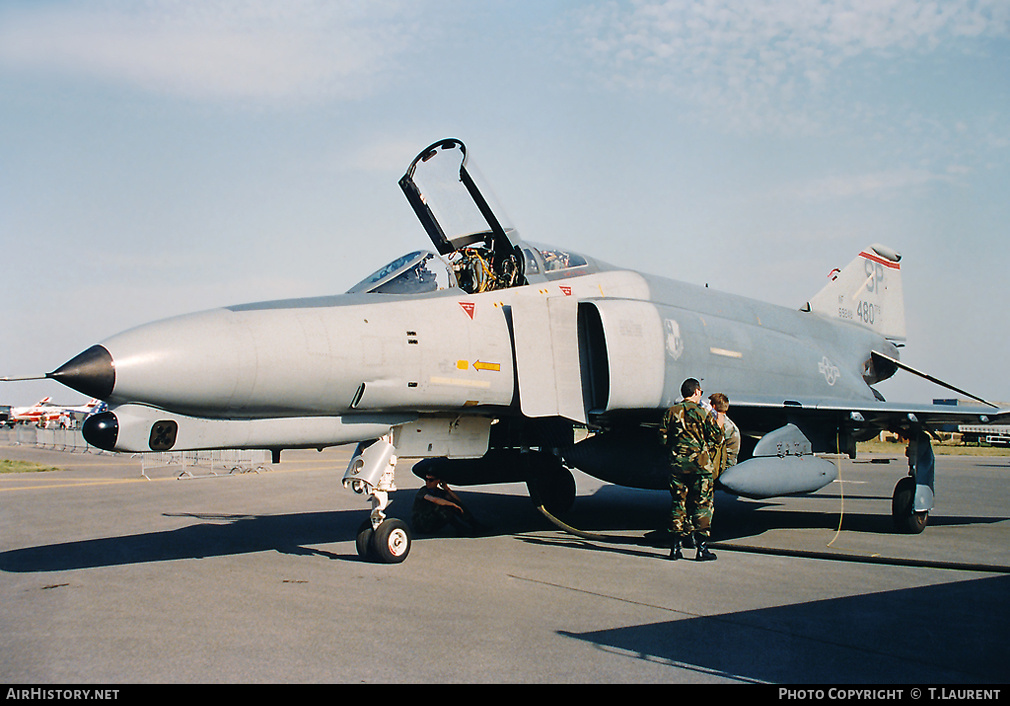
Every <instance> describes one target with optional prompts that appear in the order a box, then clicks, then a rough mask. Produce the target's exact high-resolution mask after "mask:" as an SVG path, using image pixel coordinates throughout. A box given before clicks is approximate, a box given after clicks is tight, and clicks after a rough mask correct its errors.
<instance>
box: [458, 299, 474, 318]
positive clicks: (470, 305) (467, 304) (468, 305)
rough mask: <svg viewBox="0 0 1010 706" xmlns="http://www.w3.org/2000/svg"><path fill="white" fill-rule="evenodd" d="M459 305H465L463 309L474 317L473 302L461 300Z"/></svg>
mask: <svg viewBox="0 0 1010 706" xmlns="http://www.w3.org/2000/svg"><path fill="white" fill-rule="evenodd" d="M459 305H460V306H461V307H463V311H465V312H466V315H467V316H469V317H470V318H471V319H472V318H473V310H474V306H473V302H460V303H459Z"/></svg>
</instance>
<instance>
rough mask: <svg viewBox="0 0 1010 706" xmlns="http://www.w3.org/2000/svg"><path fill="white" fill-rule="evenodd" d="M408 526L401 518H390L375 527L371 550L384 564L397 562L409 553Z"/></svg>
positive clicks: (409, 538)
mask: <svg viewBox="0 0 1010 706" xmlns="http://www.w3.org/2000/svg"><path fill="white" fill-rule="evenodd" d="M410 544H411V536H410V528H409V527H407V523H406V522H404V521H403V520H397V519H395V518H390V519H388V520H384V521H383V522H382V524H381V525H379V526H378V527H376V528H375V534H374V535H373V536H372V542H371V545H372V552H373V555H374V556H375V558H376V559H378V560H379V561H381V562H382V563H384V564H399V563H400V562H401V561H403V560H404V559H406V558H407V555H408V554H409V553H410Z"/></svg>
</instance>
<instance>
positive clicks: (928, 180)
mask: <svg viewBox="0 0 1010 706" xmlns="http://www.w3.org/2000/svg"><path fill="white" fill-rule="evenodd" d="M965 171H966V170H964V169H963V168H962V169H953V168H952V169H951V170H949V173H948V174H934V173H933V172H930V171H928V170H925V169H911V168H903V169H892V170H887V171H880V172H872V173H867V174H856V175H847V176H832V177H825V178H822V179H813V180H810V181H805V182H803V183H802V184H800V185H797V186H795V187H793V188H792V189H791V191H790V193H791V194H792V195H793V196H795V197H797V198H799V199H801V200H804V201H823V200H834V199H847V198H853V197H859V196H861V197H869V198H887V197H890V196H893V195H895V194H897V193H900V192H903V191H905V190H907V189H910V188H918V187H922V186H926V185H930V184H935V183H939V182H943V183H950V182H952V181H953V180H954V179H955V178H956V177H957V176H959V175H961V174H964V173H965Z"/></svg>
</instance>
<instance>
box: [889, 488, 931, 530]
mask: <svg viewBox="0 0 1010 706" xmlns="http://www.w3.org/2000/svg"><path fill="white" fill-rule="evenodd" d="M914 503H915V479H914V478H911V477H907V478H902V479H901V480H899V481H898V484H897V485H896V486H894V495H893V497H892V498H891V518H892V519H893V520H894V527H895V529H896V530H898V531H899V532H902V533H904V534H919V533H921V532H922V531H923V530H924V529H926V525H927V524H928V523H929V513H928V512H915V510H914V509H913V507H914Z"/></svg>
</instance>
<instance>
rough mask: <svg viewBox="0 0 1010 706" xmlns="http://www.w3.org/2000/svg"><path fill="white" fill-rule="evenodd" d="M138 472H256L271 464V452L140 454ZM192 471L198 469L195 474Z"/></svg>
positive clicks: (183, 475) (197, 475)
mask: <svg viewBox="0 0 1010 706" xmlns="http://www.w3.org/2000/svg"><path fill="white" fill-rule="evenodd" d="M139 456H140V461H141V473H142V474H143V475H144V477H145V478H147V477H148V475H147V473H148V471H150V470H155V469H169V470H173V469H176V468H177V469H179V472H178V474H177V475H178V477H179V478H210V477H214V476H220V475H230V474H232V473H259V472H260V471H263V470H266V467H267V464H268V463H270V452H269V451H264V450H262V449H218V450H215V451H161V452H152V453H143V454H139ZM194 471H197V472H196V473H194Z"/></svg>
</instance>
